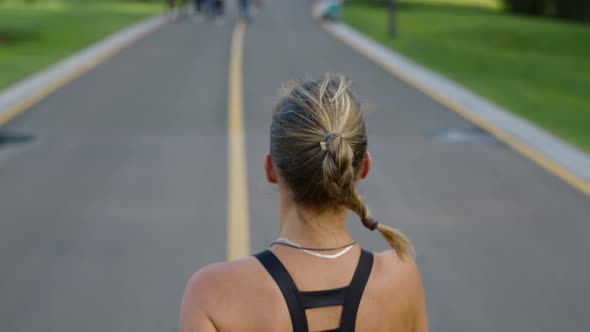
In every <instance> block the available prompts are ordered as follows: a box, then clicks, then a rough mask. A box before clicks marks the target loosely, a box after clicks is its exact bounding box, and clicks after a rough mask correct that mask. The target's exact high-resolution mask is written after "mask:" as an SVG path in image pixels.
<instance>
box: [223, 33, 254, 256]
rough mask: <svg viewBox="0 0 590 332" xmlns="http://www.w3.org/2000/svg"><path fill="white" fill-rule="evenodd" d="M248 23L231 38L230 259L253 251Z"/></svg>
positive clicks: (229, 126)
mask: <svg viewBox="0 0 590 332" xmlns="http://www.w3.org/2000/svg"><path fill="white" fill-rule="evenodd" d="M245 31H246V25H245V24H244V23H243V22H239V23H237V24H236V27H235V28H234V32H233V37H232V42H231V58H230V63H229V83H228V103H227V104H228V149H227V159H228V188H227V190H228V203H227V259H228V260H234V259H239V258H243V257H246V256H248V255H249V254H250V225H249V219H248V215H249V209H248V183H247V180H246V149H245V136H244V111H243V92H242V54H243V44H244V33H245Z"/></svg>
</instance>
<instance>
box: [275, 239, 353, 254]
mask: <svg viewBox="0 0 590 332" xmlns="http://www.w3.org/2000/svg"><path fill="white" fill-rule="evenodd" d="M275 244H276V245H283V246H287V247H291V248H295V249H298V250H300V251H302V252H304V253H306V254H308V255H312V256H315V257H319V258H326V259H335V258H338V257H340V256H342V255H344V254H346V253H347V252H348V251H349V250H350V249H352V247H353V246H354V245H355V244H356V241H353V242H351V243H349V244H347V245H344V246H341V247H336V248H305V247H302V246H301V245H299V244H297V243H295V242H293V241H291V240H289V239H286V238H284V237H278V238H276V239H275V240H274V241H273V242H272V243H271V244H270V246H271V247H272V246H273V245H275ZM339 249H341V250H340V251H339V252H337V253H335V254H321V253H319V252H316V251H332V250H339Z"/></svg>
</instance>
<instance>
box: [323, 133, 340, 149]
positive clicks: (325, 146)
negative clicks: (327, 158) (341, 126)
mask: <svg viewBox="0 0 590 332" xmlns="http://www.w3.org/2000/svg"><path fill="white" fill-rule="evenodd" d="M334 137H340V134H339V133H337V132H335V131H331V132H329V133H327V134H326V136H324V139H323V140H322V141H321V142H320V147H321V148H322V150H323V151H326V150H328V145H327V143H328V142H330V140H331V139H332V138H334Z"/></svg>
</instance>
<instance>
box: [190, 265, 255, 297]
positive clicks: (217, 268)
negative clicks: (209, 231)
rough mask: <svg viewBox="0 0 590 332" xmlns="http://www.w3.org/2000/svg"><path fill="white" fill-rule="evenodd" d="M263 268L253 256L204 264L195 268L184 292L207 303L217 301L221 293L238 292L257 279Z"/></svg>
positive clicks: (234, 293) (221, 295)
mask: <svg viewBox="0 0 590 332" xmlns="http://www.w3.org/2000/svg"><path fill="white" fill-rule="evenodd" d="M263 272H264V268H263V267H262V266H261V265H260V264H259V263H258V261H257V260H256V259H255V258H254V257H248V258H243V259H240V260H235V261H230V262H219V263H213V264H209V265H206V266H204V267H202V268H200V269H199V270H197V271H196V272H195V273H194V274H193V275H192V276H191V278H190V279H189V281H188V283H187V287H186V291H185V294H186V295H190V296H194V297H197V298H199V299H201V300H202V301H203V304H205V305H207V304H209V303H210V302H209V301H208V300H210V299H212V298H214V300H215V303H219V299H220V298H227V297H225V296H223V295H225V294H233V295H234V296H235V295H236V292H237V293H238V294H239V293H240V292H242V291H243V290H244V286H247V285H248V284H251V282H253V281H255V280H258V279H259V278H260V274H261V273H263Z"/></svg>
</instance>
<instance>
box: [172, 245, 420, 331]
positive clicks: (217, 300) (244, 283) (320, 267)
mask: <svg viewBox="0 0 590 332" xmlns="http://www.w3.org/2000/svg"><path fill="white" fill-rule="evenodd" d="M277 251H278V250H277ZM277 256H278V257H279V259H281V261H282V262H283V264H284V265H285V267H286V268H287V270H288V271H289V272H290V274H291V275H292V277H293V279H294V280H295V282H296V284H297V286H298V288H299V289H300V290H303V291H306V290H320V289H329V288H337V287H342V286H346V285H347V284H348V282H349V281H350V278H351V277H352V274H353V273H354V269H355V268H356V262H357V260H358V250H356V253H354V254H353V253H349V254H348V255H345V256H349V257H342V259H341V260H340V259H337V260H334V261H331V262H329V261H327V260H323V259H318V258H315V257H309V256H307V257H305V256H306V255H303V256H302V255H301V253H299V252H288V251H284V250H283V251H281V252H279V253H278V254H277ZM293 257H296V258H293ZM289 258H293V259H289ZM303 260H305V261H306V264H301V261H303ZM339 260H340V261H339ZM335 261H339V262H335ZM329 263H335V264H334V265H333V266H330V264H329ZM293 266H297V269H294V268H293ZM334 266H340V268H339V271H335V270H334ZM345 270H347V271H345ZM338 272H339V273H338ZM314 275H315V276H316V277H319V279H314ZM302 276H303V277H302ZM326 276H332V277H328V278H326ZM318 280H320V282H318ZM319 284H324V285H321V286H323V287H318V286H319ZM310 287H313V288H310ZM315 318H317V317H315V316H314V319H315ZM308 319H309V318H308ZM319 319H321V317H320V318H319ZM312 325H313V322H310V327H311V326H312ZM291 330H292V327H291V318H290V316H289V311H288V308H287V305H286V303H285V300H284V298H283V296H282V294H281V292H280V290H279V288H278V286H277V285H276V283H275V281H274V280H273V279H272V277H271V276H270V275H269V274H268V273H267V271H266V270H265V269H264V267H263V266H262V265H261V264H260V263H259V262H258V261H257V259H256V258H254V257H249V258H246V259H242V260H239V261H234V262H227V263H218V264H212V265H209V266H207V267H205V268H203V269H201V270H199V271H198V272H197V273H195V274H194V275H193V277H192V278H191V279H190V280H189V282H188V285H187V289H186V292H185V298H184V301H183V308H182V313H181V332H197V331H198V332H210V331H211V332H212V331H219V332H233V331H241V332H243V331H257V332H264V331H269V332H270V331H291ZM356 330H357V331H416V332H426V331H428V327H427V321H426V306H425V303H424V293H423V288H422V281H421V278H420V273H419V271H418V268H417V266H416V264H415V263H414V262H413V261H412V260H410V259H406V260H401V259H400V258H399V257H398V256H397V255H396V254H395V253H394V252H393V251H392V250H388V251H385V252H382V253H376V254H375V260H374V264H373V269H372V271H371V275H370V278H369V281H368V283H367V286H366V288H365V291H364V293H363V297H362V300H361V303H360V305H359V310H358V313H357V322H356Z"/></svg>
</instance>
